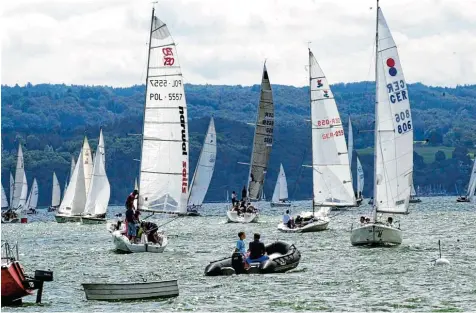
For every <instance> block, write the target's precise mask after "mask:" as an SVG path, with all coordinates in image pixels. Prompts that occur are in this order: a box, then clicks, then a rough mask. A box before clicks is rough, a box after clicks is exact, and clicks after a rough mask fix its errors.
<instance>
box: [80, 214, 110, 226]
mask: <svg viewBox="0 0 476 313" xmlns="http://www.w3.org/2000/svg"><path fill="white" fill-rule="evenodd" d="M81 224H84V225H95V224H106V219H105V218H99V217H87V216H83V217H81Z"/></svg>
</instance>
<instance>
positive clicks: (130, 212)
mask: <svg viewBox="0 0 476 313" xmlns="http://www.w3.org/2000/svg"><path fill="white" fill-rule="evenodd" d="M138 197H139V192H138V191H137V189H135V190H134V191H133V192H132V193H131V194H130V195H129V196H128V197H127V199H126V209H127V210H126V226H127V238H129V240H130V241H131V242H132V243H134V242H135V240H136V233H137V229H136V224H135V220H136V218H135V214H134V210H135V209H136V208H135V207H134V200H135V199H137V198H138Z"/></svg>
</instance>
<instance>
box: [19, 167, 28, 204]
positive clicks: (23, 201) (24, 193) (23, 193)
mask: <svg viewBox="0 0 476 313" xmlns="http://www.w3.org/2000/svg"><path fill="white" fill-rule="evenodd" d="M27 197H28V182H27V180H26V174H25V171H23V179H22V185H21V194H20V200H19V201H18V209H20V208H23V209H25V206H26V200H27Z"/></svg>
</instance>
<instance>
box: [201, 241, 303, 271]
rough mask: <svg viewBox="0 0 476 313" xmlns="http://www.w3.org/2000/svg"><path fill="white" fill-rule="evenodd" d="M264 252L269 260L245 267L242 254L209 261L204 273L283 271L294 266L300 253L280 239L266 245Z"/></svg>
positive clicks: (296, 264)
mask: <svg viewBox="0 0 476 313" xmlns="http://www.w3.org/2000/svg"><path fill="white" fill-rule="evenodd" d="M266 254H267V255H268V256H269V260H266V261H264V262H262V263H251V264H250V267H249V268H248V269H245V268H244V263H243V262H244V260H243V257H242V255H241V254H240V253H233V255H232V256H231V257H229V258H225V259H221V260H217V261H213V262H210V264H208V265H207V267H206V268H205V275H206V276H220V275H233V274H270V273H284V272H287V271H289V270H292V269H293V268H296V267H297V266H298V264H299V260H300V259H301V253H300V252H299V250H298V249H297V248H296V247H295V246H294V245H289V244H287V243H285V242H282V241H276V242H273V243H271V244H268V245H266Z"/></svg>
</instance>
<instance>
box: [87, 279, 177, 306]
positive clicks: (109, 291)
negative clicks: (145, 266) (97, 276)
mask: <svg viewBox="0 0 476 313" xmlns="http://www.w3.org/2000/svg"><path fill="white" fill-rule="evenodd" d="M83 288H84V292H85V293H86V299H88V300H104V301H115V300H134V299H150V298H168V297H176V296H178V295H179V288H178V284H177V281H176V280H169V281H160V282H150V283H124V284H83Z"/></svg>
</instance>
